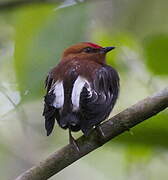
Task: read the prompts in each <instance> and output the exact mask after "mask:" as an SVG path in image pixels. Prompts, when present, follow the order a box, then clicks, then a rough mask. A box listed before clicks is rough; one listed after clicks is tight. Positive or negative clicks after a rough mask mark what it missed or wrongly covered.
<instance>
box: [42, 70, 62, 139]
mask: <svg viewBox="0 0 168 180" xmlns="http://www.w3.org/2000/svg"><path fill="white" fill-rule="evenodd" d="M53 84H54V79H53V78H52V76H51V74H50V73H49V74H48V76H47V78H46V81H45V88H46V89H47V94H46V95H45V97H44V111H43V116H44V117H45V129H46V131H47V136H49V135H50V134H51V132H52V130H53V128H54V124H55V118H56V119H57V120H58V121H59V119H60V115H59V110H58V109H56V108H55V107H53V101H54V99H55V95H54V93H53V91H50V90H51V88H52V85H53Z"/></svg>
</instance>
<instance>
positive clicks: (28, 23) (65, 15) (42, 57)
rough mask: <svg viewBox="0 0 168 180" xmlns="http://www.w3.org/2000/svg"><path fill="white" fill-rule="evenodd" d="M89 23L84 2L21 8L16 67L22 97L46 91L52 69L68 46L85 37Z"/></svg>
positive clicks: (23, 98)
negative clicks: (77, 4)
mask: <svg viewBox="0 0 168 180" xmlns="http://www.w3.org/2000/svg"><path fill="white" fill-rule="evenodd" d="M86 22H87V16H86V6H84V5H80V6H73V7H68V8H64V9H59V10H54V8H53V7H51V6H49V7H47V6H38V7H36V6H33V8H31V7H29V8H24V9H22V10H21V12H20V14H19V15H18V19H17V25H16V49H15V70H16V75H17V82H18V86H19V91H20V93H21V96H22V100H31V99H33V98H38V97H40V96H42V94H44V93H43V91H44V80H45V77H46V75H47V73H48V71H49V69H51V67H53V66H54V65H56V63H58V61H59V58H60V55H61V54H60V53H61V52H62V50H63V49H64V48H65V47H67V46H69V45H70V44H73V43H76V42H79V41H82V40H83V36H84V32H85V27H86V26H85V25H86ZM27 92H28V93H27Z"/></svg>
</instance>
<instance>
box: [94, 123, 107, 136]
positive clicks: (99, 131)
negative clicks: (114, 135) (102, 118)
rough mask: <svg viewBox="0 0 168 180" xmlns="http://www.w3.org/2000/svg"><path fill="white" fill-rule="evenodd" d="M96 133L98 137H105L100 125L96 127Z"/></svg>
mask: <svg viewBox="0 0 168 180" xmlns="http://www.w3.org/2000/svg"><path fill="white" fill-rule="evenodd" d="M96 131H97V133H98V135H99V136H101V137H102V138H105V137H106V136H105V134H104V132H103V130H102V128H101V126H100V125H98V126H96Z"/></svg>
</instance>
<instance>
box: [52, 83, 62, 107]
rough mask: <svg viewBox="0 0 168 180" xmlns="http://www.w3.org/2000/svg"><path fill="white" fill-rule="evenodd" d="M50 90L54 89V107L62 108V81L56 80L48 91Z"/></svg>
mask: <svg viewBox="0 0 168 180" xmlns="http://www.w3.org/2000/svg"><path fill="white" fill-rule="evenodd" d="M52 90H54V91H53V93H54V95H55V99H54V102H53V106H54V107H55V108H62V107H63V104H64V88H63V82H62V81H56V82H55V84H54V85H53V87H52V89H51V90H50V91H52Z"/></svg>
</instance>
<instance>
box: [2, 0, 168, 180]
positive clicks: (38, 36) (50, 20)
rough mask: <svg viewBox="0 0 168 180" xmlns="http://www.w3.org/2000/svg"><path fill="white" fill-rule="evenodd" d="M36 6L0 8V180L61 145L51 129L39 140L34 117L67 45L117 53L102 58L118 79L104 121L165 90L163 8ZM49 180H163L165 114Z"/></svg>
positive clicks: (134, 4) (167, 53)
mask: <svg viewBox="0 0 168 180" xmlns="http://www.w3.org/2000/svg"><path fill="white" fill-rule="evenodd" d="M22 1H24V0H22ZM41 2H42V3H40V2H39V3H36V4H35V3H30V2H29V3H23V4H24V5H23V4H22V3H21V4H19V3H18V4H17V3H15V0H11V1H10V0H0V179H2V180H11V179H14V178H16V177H17V176H18V175H19V174H20V173H22V172H23V171H25V170H26V169H28V168H30V167H31V166H32V165H34V164H36V163H38V162H39V161H40V160H42V159H45V158H46V157H47V156H48V155H50V154H51V153H52V152H55V151H56V150H58V149H59V148H61V147H62V146H64V145H66V144H67V143H68V132H67V131H64V130H62V129H60V128H59V127H58V126H56V127H55V129H54V132H53V134H52V135H51V136H49V137H46V132H45V129H44V119H43V117H42V111H43V96H44V93H45V90H44V79H45V77H46V75H47V73H48V71H49V70H50V69H51V68H52V67H53V66H55V65H56V64H57V63H58V62H59V58H60V55H61V53H62V51H63V49H64V48H66V47H68V46H69V45H72V44H75V43H77V42H81V41H91V42H94V43H98V44H100V45H102V46H110V45H112V46H116V47H117V48H116V49H115V50H114V51H112V52H111V53H109V55H108V56H107V62H108V64H110V65H112V66H114V67H115V68H116V69H117V70H118V72H119V74H120V78H121V91H120V97H119V99H118V102H117V104H116V106H115V109H114V111H113V112H112V114H111V115H114V114H116V113H118V112H120V111H122V110H123V109H125V108H127V107H129V106H130V105H132V104H134V103H136V102H137V101H139V100H141V99H143V98H145V97H146V96H148V95H151V94H152V93H154V92H156V91H158V90H161V89H163V88H164V87H166V86H167V85H168V20H167V17H168V9H167V7H168V1H165V0H159V1H158V0H117V1H116V0H104V1H101V0H92V1H91V0H90V1H89V0H88V1H87V0H86V1H85V0H78V1H77V0H76V1H74V0H66V1H58V0H57V2H61V3H54V0H52V1H47V2H46V1H42V0H41ZM50 2H51V3H50ZM10 3H13V5H11V6H10ZM80 135H81V133H78V134H76V133H75V134H74V136H75V137H78V136H80ZM50 179H51V180H56V179H57V180H70V179H73V180H79V179H80V180H83V179H92V180H111V179H115V180H127V179H129V180H141V179H143V180H158V179H159V180H166V179H168V111H167V110H165V111H164V112H162V113H160V114H158V115H156V116H154V117H153V118H151V119H150V120H147V121H146V122H143V123H141V124H140V125H138V126H137V127H135V128H133V129H131V131H130V132H126V133H124V134H122V135H120V136H118V137H117V138H115V139H113V140H112V141H110V142H109V143H107V144H106V145H104V146H103V147H101V148H99V149H97V150H96V151H94V152H92V153H90V154H89V155H87V156H86V157H83V158H82V159H80V160H78V161H77V162H75V163H74V164H72V165H71V166H69V167H68V168H66V169H64V170H63V171H61V172H60V173H59V174H57V175H55V176H53V177H52V178H50Z"/></svg>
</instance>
